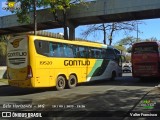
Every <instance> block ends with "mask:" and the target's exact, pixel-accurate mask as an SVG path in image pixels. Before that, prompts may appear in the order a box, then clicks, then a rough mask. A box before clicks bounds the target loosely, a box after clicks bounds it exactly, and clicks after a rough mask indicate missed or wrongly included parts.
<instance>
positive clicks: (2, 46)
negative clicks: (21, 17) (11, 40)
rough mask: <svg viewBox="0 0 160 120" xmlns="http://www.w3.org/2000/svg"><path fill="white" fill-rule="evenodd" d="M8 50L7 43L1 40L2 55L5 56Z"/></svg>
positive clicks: (0, 49) (0, 51)
mask: <svg viewBox="0 0 160 120" xmlns="http://www.w3.org/2000/svg"><path fill="white" fill-rule="evenodd" d="M6 52H7V43H6V42H0V56H5V55H6Z"/></svg>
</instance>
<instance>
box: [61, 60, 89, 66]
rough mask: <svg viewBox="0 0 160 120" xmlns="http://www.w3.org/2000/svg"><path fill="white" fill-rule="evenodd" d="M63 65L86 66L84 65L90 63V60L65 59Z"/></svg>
mask: <svg viewBox="0 0 160 120" xmlns="http://www.w3.org/2000/svg"><path fill="white" fill-rule="evenodd" d="M64 65H65V66H86V65H90V61H89V60H85V61H83V60H65V61H64Z"/></svg>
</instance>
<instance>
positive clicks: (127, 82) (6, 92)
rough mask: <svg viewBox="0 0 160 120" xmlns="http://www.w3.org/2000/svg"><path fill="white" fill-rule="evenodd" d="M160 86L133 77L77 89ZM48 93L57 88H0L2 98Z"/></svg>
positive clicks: (156, 83)
mask: <svg viewBox="0 0 160 120" xmlns="http://www.w3.org/2000/svg"><path fill="white" fill-rule="evenodd" d="M158 84H159V80H155V79H153V80H152V79H148V80H145V81H141V80H139V79H135V78H133V77H131V76H123V77H119V78H116V80H114V81H111V80H99V81H92V82H87V83H81V84H78V85H77V87H80V86H109V85H113V86H143V87H154V86H157V85H158ZM47 91H56V89H55V88H53V87H52V88H35V89H33V88H17V87H11V86H7V85H4V86H3V85H2V86H0V96H20V95H29V94H35V93H42V92H47Z"/></svg>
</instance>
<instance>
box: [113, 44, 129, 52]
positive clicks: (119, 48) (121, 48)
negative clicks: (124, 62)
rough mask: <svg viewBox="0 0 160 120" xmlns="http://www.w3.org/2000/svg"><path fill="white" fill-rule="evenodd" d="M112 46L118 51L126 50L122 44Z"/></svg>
mask: <svg viewBox="0 0 160 120" xmlns="http://www.w3.org/2000/svg"><path fill="white" fill-rule="evenodd" d="M114 47H115V48H116V49H118V50H120V51H123V52H126V48H125V47H124V46H122V45H115V46H114Z"/></svg>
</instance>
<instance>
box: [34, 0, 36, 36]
mask: <svg viewBox="0 0 160 120" xmlns="http://www.w3.org/2000/svg"><path fill="white" fill-rule="evenodd" d="M36 6H37V1H36V0H34V35H36V31H37V12H36Z"/></svg>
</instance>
